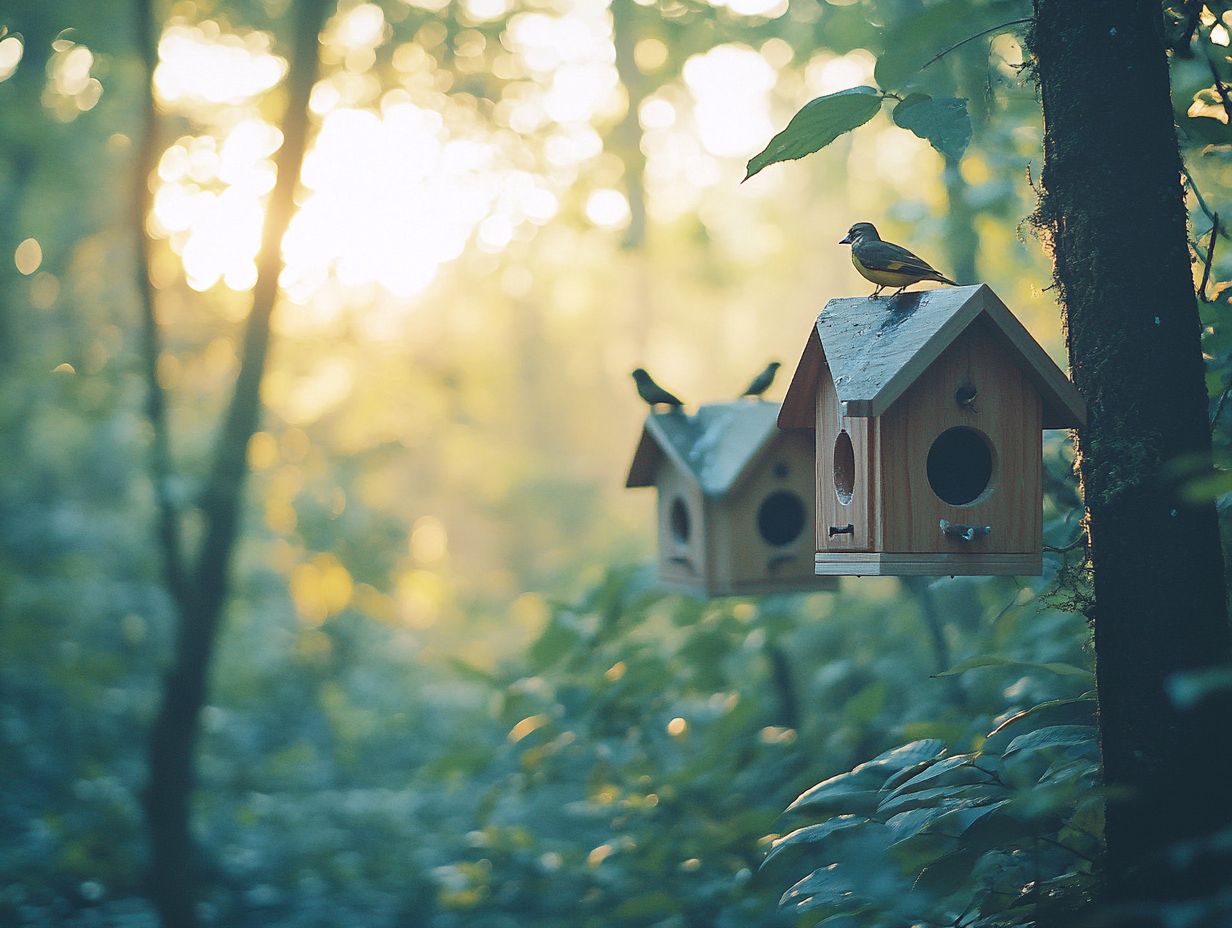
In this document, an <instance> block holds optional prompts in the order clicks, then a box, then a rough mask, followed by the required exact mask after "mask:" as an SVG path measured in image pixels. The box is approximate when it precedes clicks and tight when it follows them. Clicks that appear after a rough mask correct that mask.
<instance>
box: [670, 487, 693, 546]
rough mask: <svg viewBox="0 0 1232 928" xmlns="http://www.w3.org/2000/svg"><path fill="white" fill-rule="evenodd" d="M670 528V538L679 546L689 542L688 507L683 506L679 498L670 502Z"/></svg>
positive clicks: (682, 501)
mask: <svg viewBox="0 0 1232 928" xmlns="http://www.w3.org/2000/svg"><path fill="white" fill-rule="evenodd" d="M668 518H669V519H670V521H671V526H672V537H673V538H675V539H676V541H678V542H679V543H680V544H682V545H683V544H685V543H687V542H688V540H689V531H690V529H691V526H690V524H689V507H688V506H686V505H685V504H684V500H682V499H681V498H680V497H679V496H677V497H676V498H675V499H674V500H672V508H671V513H670V515H669V516H668Z"/></svg>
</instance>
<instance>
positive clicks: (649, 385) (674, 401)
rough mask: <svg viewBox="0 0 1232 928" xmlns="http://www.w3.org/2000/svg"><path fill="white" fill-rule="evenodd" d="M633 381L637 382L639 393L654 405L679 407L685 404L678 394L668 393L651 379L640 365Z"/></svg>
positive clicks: (634, 373)
mask: <svg viewBox="0 0 1232 928" xmlns="http://www.w3.org/2000/svg"><path fill="white" fill-rule="evenodd" d="M633 381H634V383H636V384H637V395H638V396H640V397H641V398H642V399H644V400H645V401H646V402H647V403H649V404H650V405H651V407H652V408H653V407H654V406H658V405H664V406H673V407H675V408H677V409H679V408H680V407H681V406H683V405H684V403H683V402H681V401H680V400H679V399H678V398H677V397H676V396H674V395H673V394H671V393H668V392H667V391H666V390H664V389H663V388H662V387H661V386H659V385H658V384H657V383H655V382H654V380H652V379H651V377H650V375H649V374H647V373H646V370H645V369H644V368H641V367H639V368H638V369H637V370H635V371H634V372H633Z"/></svg>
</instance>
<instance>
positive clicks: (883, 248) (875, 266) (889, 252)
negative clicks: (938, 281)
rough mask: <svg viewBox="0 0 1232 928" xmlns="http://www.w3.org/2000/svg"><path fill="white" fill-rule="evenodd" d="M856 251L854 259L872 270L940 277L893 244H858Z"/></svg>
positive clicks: (909, 253) (916, 258)
mask: <svg viewBox="0 0 1232 928" xmlns="http://www.w3.org/2000/svg"><path fill="white" fill-rule="evenodd" d="M857 249H858V250H857V252H856V257H858V258H859V259H860V263H861V264H863V265H864V266H865V267H867V268H871V269H872V270H876V271H895V272H897V273H900V274H919V275H920V276H921V277H930V276H937V277H940V276H941V272H940V271H938V270H937V269H936V268H935V267H933V266H932V265H931V264H929V263H928V262H927V261H925V260H924V259H923V258H921V257H919V256H918V255H913V254H912V253H911V252H909V251H908V250H907V249H906V248H904V247H902V246H901V245H895V244H894V243H893V242H860V244H859V245H858V246H857Z"/></svg>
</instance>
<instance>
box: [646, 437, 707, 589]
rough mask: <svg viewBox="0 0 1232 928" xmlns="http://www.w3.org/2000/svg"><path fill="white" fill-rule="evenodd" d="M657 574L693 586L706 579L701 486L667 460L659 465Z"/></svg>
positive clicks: (705, 522)
mask: <svg viewBox="0 0 1232 928" xmlns="http://www.w3.org/2000/svg"><path fill="white" fill-rule="evenodd" d="M655 486H656V487H657V489H658V521H659V577H660V578H661V579H662V580H664V581H667V582H674V583H677V584H681V585H685V586H689V587H693V586H697V585H699V584H703V583H704V582H705V581H706V579H707V570H708V564H707V559H706V553H707V552H706V537H707V535H708V528H709V527H708V525H707V513H706V505H705V500H704V497H703V496H702V492H701V488H700V487H698V485H697V483H696V482H695V481H693V480H692V479H690V478H689V477H687V476H686V475H685V474H683V473H682V472H681V471H680V469H679V468H678V467H676V466H675V465H673V464H671V463H670V462H668V461H664V462H663V463H662V464H661V465H660V466H659V473H658V477H657V479H656V481H655Z"/></svg>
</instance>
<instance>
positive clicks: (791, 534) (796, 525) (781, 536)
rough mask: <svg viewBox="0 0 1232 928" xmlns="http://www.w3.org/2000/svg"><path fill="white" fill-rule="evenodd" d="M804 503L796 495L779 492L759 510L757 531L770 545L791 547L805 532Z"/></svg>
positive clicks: (773, 494) (768, 498) (767, 498)
mask: <svg viewBox="0 0 1232 928" xmlns="http://www.w3.org/2000/svg"><path fill="white" fill-rule="evenodd" d="M805 516H806V514H805V511H804V501H803V500H802V499H800V497H798V496H797V495H796V494H795V493H789V492H788V491H786V490H777V491H775V492H774V493H771V494H770V495H769V496H767V497H766V498H765V500H764V501H763V502H762V504H761V506H759V507H758V509H757V531H758V532H759V533H760V534H761V537H762V538H764V539H765V540H766V542H767V543H768V544H772V545H775V546H782V545H789V544H791V543H792V542H793V541H795V540H796V539H797V538H799V537H800V533H801V532H802V531H804V522H805Z"/></svg>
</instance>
